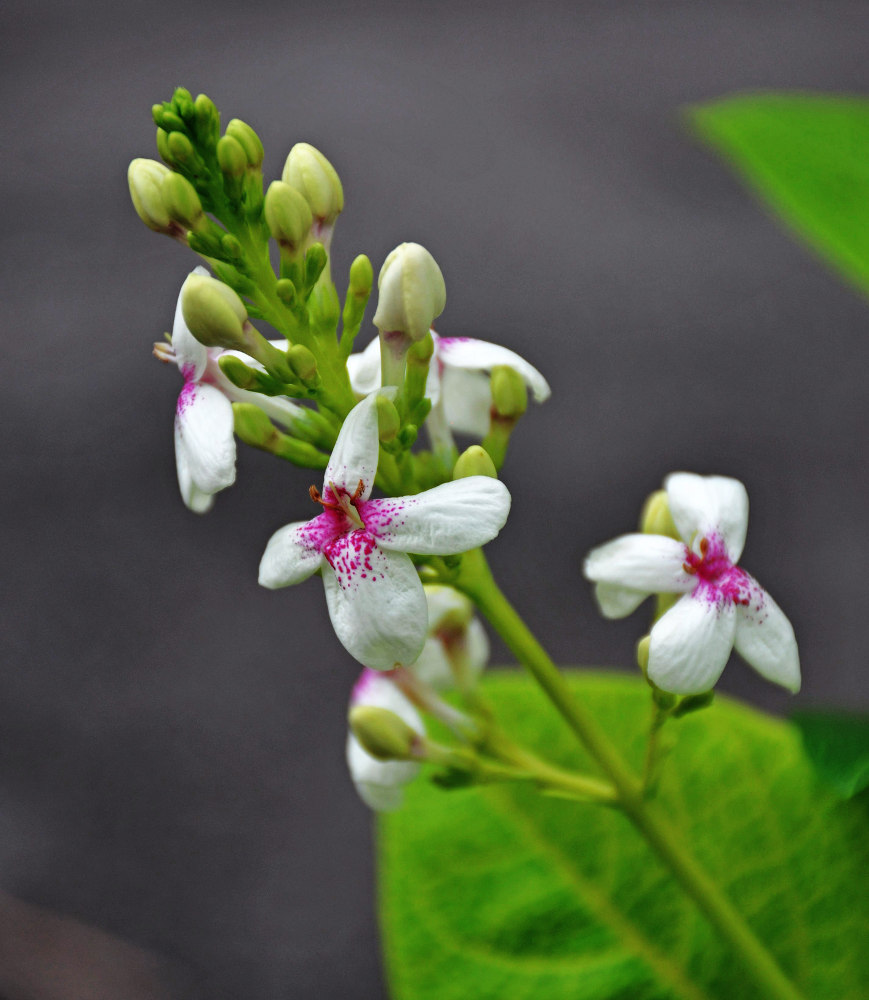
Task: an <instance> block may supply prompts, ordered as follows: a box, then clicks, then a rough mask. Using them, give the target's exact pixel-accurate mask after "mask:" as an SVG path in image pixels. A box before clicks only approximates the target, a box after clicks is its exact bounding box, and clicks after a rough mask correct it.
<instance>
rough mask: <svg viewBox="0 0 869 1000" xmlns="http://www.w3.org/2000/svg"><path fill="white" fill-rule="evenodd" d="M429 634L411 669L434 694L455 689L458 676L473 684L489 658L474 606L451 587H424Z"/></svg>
mask: <svg viewBox="0 0 869 1000" xmlns="http://www.w3.org/2000/svg"><path fill="white" fill-rule="evenodd" d="M424 589H425V599H426V602H427V603H428V634H427V636H426V640H425V645H424V646H423V647H422V652H421V653H420V654H419V659H417V661H416V663H413V664H411V666H410V667H409V669H410V670H412V671H413V673H414V674H415V675H416V676H417V677H418V678H419V680H420V681H422V682H423V683H424V684H427V685H429V687H431V688H434V690H436V691H448V690H450V689H452V688H454V687H455V686H456V681H457V679H458V677H457V675H458V676H460V677H462V680H463V681H464V682H466V683H470V684H473V683H474V681H476V680H477V678H478V677H479V676H480V674H481V673H482V672H483V668H484V667H485V666H486V663H487V662H488V659H489V638H488V636H487V635H486V630H485V629H484V628H483V626H482V624H481V623H480V621H479V619H478V618H475V617H474V605H473V603H472V602H471V601H470V600H469V599H468V598H467V597H465V596H464V594H460V593H459V592H458V591H457V590H455V589H454V588H453V587H444V586H442V585H440V584H426V586H425V588H424Z"/></svg>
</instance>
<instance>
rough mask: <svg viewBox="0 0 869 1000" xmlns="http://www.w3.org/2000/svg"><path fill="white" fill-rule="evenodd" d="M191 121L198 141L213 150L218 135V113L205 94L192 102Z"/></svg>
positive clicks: (212, 102)
mask: <svg viewBox="0 0 869 1000" xmlns="http://www.w3.org/2000/svg"><path fill="white" fill-rule="evenodd" d="M193 119H194V123H195V128H196V134H197V135H198V136H199V138H200V140H201V141H202V142H204V143H205V144H206V145H208V146H210V147H212V148H213V147H214V145H215V143H216V142H217V139H218V136H219V135H220V112H219V111H218V110H217V108H216V107H215V106H214V101H212V100H211V98H210V97H208V96H207V95H205V94H199V95H198V96H197V98H196V100H195V101H194V102H193Z"/></svg>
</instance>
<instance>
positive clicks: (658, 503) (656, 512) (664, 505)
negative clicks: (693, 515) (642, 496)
mask: <svg viewBox="0 0 869 1000" xmlns="http://www.w3.org/2000/svg"><path fill="white" fill-rule="evenodd" d="M640 531H642V532H643V534H646V535H666V536H667V537H668V538H675V539H676V541H677V542H678V541H680V537H679V532H678V531H677V530H676V525H675V524H674V523H673V517H672V515H671V514H670V504H669V502H668V501H667V491H666V490H656V491H655V492H654V493H652V494H651V495H650V496H649V497H648V499H647V500H646V502H645V503H644V504H643V512H642V514H640Z"/></svg>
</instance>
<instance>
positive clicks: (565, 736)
mask: <svg viewBox="0 0 869 1000" xmlns="http://www.w3.org/2000/svg"><path fill="white" fill-rule="evenodd" d="M571 684H572V686H573V687H574V689H575V691H576V694H577V696H578V697H579V698H581V699H582V701H583V702H584V703H585V704H586V705H587V706H588V707H589V708H590V709H591V710H592V711H593V712H594V714H595V715H596V716H597V717H598V719H599V720H600V722H601V723H602V724H603V725H604V726H605V728H606V729H607V731H608V732H609V733H610V734H611V736H612V737H613V738H614V739H615V740H616V741H617V742H618V743H619V744H620V745H621V746H622V747H623V749H624V750H625V752H626V753H627V754H628V756H629V758H630V759H631V760H632V761H633V763H634V764H635V765H636V766H637V768H639V765H640V762H641V761H642V754H643V747H644V733H645V731H646V729H647V727H648V723H649V720H650V713H651V706H650V699H649V689H648V687H647V686H646V685H645V684H644V683H643V682H642V681H641V680H639V679H637V678H633V677H622V676H618V675H612V674H609V675H605V674H591V673H582V674H574V675H571ZM485 694H486V696H487V698H489V699H491V701H492V702H493V704H494V705H495V707H496V710H497V712H498V715H499V717H500V718H501V720H502V722H503V723H504V725H505V726H506V727H507V729H508V731H509V732H511V733H515V734H516V736H517V737H518V738H520V739H522V740H523V741H524V742H527V743H528V744H529V745H531V746H533V747H537V748H538V749H539V750H540V751H541V752H545V753H546V754H547V755H548V756H550V757H551V758H552V759H554V760H556V761H558V762H560V763H561V764H563V765H566V766H571V765H576V766H581V767H584V768H586V769H588V768H589V767H590V765H589V764H588V762H587V760H586V759H585V758H584V756H583V754H582V753H581V752H579V751H578V750H577V749H576V745H575V743H574V740H573V738H572V736H571V735H570V733H569V731H568V730H567V729H566V727H565V726H564V725H563V723H562V722H561V720H560V719H559V718H558V717H557V716H556V715H555V713H554V711H553V710H552V708H551V707H550V706H549V704H548V703H547V702H546V701H545V700H544V698H543V696H542V695H541V694H540V693H539V691H538V690H537V688H536V686H535V685H534V684H533V683H532V682H530V681H529V680H528V679H526V678H525V676H524V675H519V674H512V673H496V674H492V675H490V676H489V678H488V679H487V681H486V684H485ZM668 728H670V729H671V731H672V733H673V734H674V736H675V738H676V746H675V749H674V750H673V752H672V753H671V754H670V756H669V757H668V758H667V761H666V763H665V766H664V773H663V777H662V780H661V786H660V791H659V800H660V802H661V805H662V806H663V808H664V809H665V810H666V812H667V814H668V816H669V818H670V821H671V822H672V823H673V824H674V825H675V826H676V827H677V828H679V829H680V830H682V831H683V832H684V835H685V837H686V840H687V842H688V844H689V846H690V848H691V849H692V851H693V852H694V853H695V854H696V856H697V857H698V859H699V860H700V862H701V863H702V864H703V865H704V866H705V867H706V868H707V870H708V871H709V872H710V873H711V874H712V875H713V877H714V878H715V879H716V880H717V881H718V882H719V884H720V885H722V886H723V887H724V889H725V891H726V892H727V894H728V895H729V897H730V898H731V900H732V901H733V902H734V903H735V904H736V905H737V907H738V908H739V909H740V911H741V912H742V913H743V914H744V915H745V917H746V918H747V920H748V921H749V922H750V924H751V925H752V927H753V928H754V929H755V931H756V932H757V933H758V934H759V935H760V937H761V938H762V940H764V941H765V942H766V943H767V945H768V947H769V948H770V949H771V951H772V952H773V953H774V955H775V956H776V958H777V959H778V961H779V962H780V963H781V965H782V967H783V968H784V970H785V971H786V973H787V974H788V975H789V976H791V977H792V979H793V981H794V982H795V983H797V984H798V985H799V986H800V988H801V989H802V991H803V992H804V995H805V996H806V998H807V1000H820V998H824V1000H826V998H829V1000H833V998H835V1000H845V998H853V1000H857V998H861V997H867V996H869V949H867V948H866V928H867V926H869V894H867V892H866V881H865V874H866V870H867V865H869V838H867V837H866V836H865V810H864V809H861V808H858V807H857V806H858V803H857V802H851V803H843V802H840V801H839V800H837V799H836V798H835V797H834V796H833V795H831V794H829V793H828V792H827V791H826V790H825V789H824V788H823V787H821V786H819V783H818V781H817V779H816V777H815V774H814V771H813V769H812V767H811V765H810V764H809V763H808V761H807V760H806V758H805V755H804V753H803V749H802V744H801V740H800V736H799V733H798V732H797V730H796V729H795V728H794V727H793V726H791V725H790V724H788V723H784V722H781V721H778V720H775V719H771V718H768V717H766V716H764V715H761V714H760V713H758V712H755V711H752V710H751V709H749V708H745V707H743V706H741V705H738V704H735V703H733V702H730V701H728V700H727V699H726V698H718V699H716V702H715V704H714V705H713V706H712V707H710V708H708V709H707V710H705V711H703V712H699V713H697V714H696V715H690V716H687V717H686V718H684V719H682V720H679V721H678V722H673V723H670V724H668ZM379 854H380V910H381V922H382V928H383V936H384V946H385V954H386V966H387V973H388V978H389V981H390V985H391V991H392V996H393V997H394V998H395V1000H526V998H527V1000H532V998H533V1000H664V998H682V1000H735V998H743V997H746V998H747V997H755V996H756V995H757V994H756V993H755V992H753V988H752V987H751V986H750V985H748V984H747V982H746V980H745V979H744V977H743V974H742V970H741V968H740V966H739V963H738V962H737V961H735V959H734V956H733V955H732V954H731V953H730V952H729V951H728V950H727V949H726V947H725V946H724V945H722V943H721V942H720V941H719V940H718V938H717V937H716V935H715V933H714V932H713V931H712V929H711V928H710V926H709V925H708V924H707V923H706V921H705V920H704V919H703V917H701V915H700V914H699V912H698V911H697V910H696V908H695V907H694V905H693V904H692V903H691V902H690V901H689V900H688V899H687V898H686V897H685V896H684V895H683V893H682V892H681V890H680V889H679V888H678V887H677V886H676V885H674V883H673V881H672V879H671V878H670V877H669V875H668V873H667V872H666V871H665V870H664V869H663V867H662V866H661V865H660V864H659V862H658V861H657V859H656V857H655V856H654V855H653V854H652V853H651V851H650V850H649V849H648V848H647V847H646V845H645V842H644V841H643V840H642V839H641V838H640V836H639V835H638V834H637V833H636V832H635V830H634V829H633V827H632V826H630V824H629V823H628V821H627V820H626V819H625V817H624V816H623V815H622V814H621V813H619V812H617V811H615V810H612V809H607V808H603V807H600V806H592V805H585V804H579V803H575V802H566V801H563V800H560V799H556V798H553V797H548V796H540V795H538V794H537V793H535V792H534V790H533V789H529V788H525V787H518V786H516V787H507V786H485V787H483V788H473V789H466V790H452V791H449V792H444V791H442V790H440V789H438V788H436V787H434V786H433V785H432V784H431V783H430V782H429V781H426V780H425V778H420V779H418V780H417V781H416V782H414V783H413V784H411V785H410V786H409V787H408V789H407V797H406V801H405V805H404V807H403V808H402V809H401V810H400V811H399V812H397V813H394V814H392V815H389V816H385V817H382V819H381V821H380V825H379Z"/></svg>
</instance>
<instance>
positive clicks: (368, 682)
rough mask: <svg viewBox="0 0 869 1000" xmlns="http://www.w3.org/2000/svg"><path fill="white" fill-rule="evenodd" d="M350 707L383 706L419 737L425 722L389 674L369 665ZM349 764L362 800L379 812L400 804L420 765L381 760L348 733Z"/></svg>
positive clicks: (411, 762) (404, 761)
mask: <svg viewBox="0 0 869 1000" xmlns="http://www.w3.org/2000/svg"><path fill="white" fill-rule="evenodd" d="M350 704H351V706H355V705H371V706H372V707H374V708H383V709H386V710H387V711H389V712H395V714H396V715H397V716H398V717H399V718H400V719H401V720H402V721H403V722H406V723H407V724H408V725H409V726H410V728H411V729H414V730H416V732H418V733H419V734H420V736H424V735H425V724H424V722H423V721H422V716H421V715H420V714H419V712H418V711H417V710H416V708H415V707H414V705H413V704H412V702H411V701H410V699H409V698H408V697H407V696H406V695H405V694H404V692H403V691H401V689H400V688H399V687H398V686H397V685H396V684H395V682H394V681H393V680H392V679H391V678H390V676H389V675H388V674H382V673H377V672H375V671H374V670H368V669H367V668H366V669H365V670H363V671H362V673H361V675H360V677H359V680H358V681H357V682H356V685H355V687H354V688H353V693H352V695H351V696H350ZM347 766H348V767H349V769H350V777H351V778H352V779H353V784H354V785H355V786H356V791H357V792H358V793H359V797H360V798H361V799H362V801H363V802H364V803H365V804H366V805H367V806H369V807H370V808H371V809H376V810H377V811H378V812H391V811H392V810H394V809H397V808H398V807H399V806H400V805H401V800H402V798H403V796H404V786H405V785H406V784H408V783H409V782H411V781H413V779H414V778H415V777H416V775H417V772H418V771H419V768H420V765H419V764H418V763H416V762H415V761H412V760H378V759H377V758H376V757H372V755H371V754H370V753H368V751H367V750H365V748H364V747H363V746H362V744H361V743H360V742H359V740H357V739H356V737H355V736H354V735H353V733H352V732H351V733H348V735H347Z"/></svg>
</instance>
